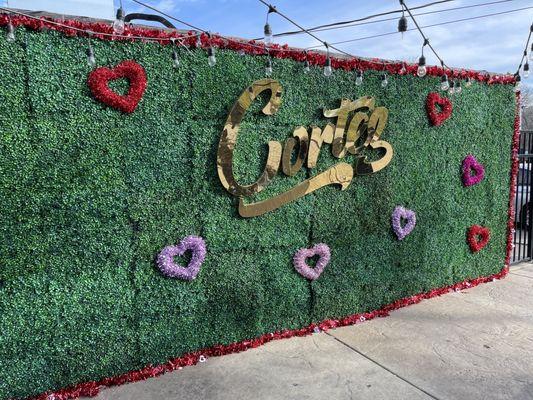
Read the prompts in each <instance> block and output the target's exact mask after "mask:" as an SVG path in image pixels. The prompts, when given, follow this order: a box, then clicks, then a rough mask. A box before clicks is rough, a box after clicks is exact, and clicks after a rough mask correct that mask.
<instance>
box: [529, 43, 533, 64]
mask: <svg viewBox="0 0 533 400" xmlns="http://www.w3.org/2000/svg"><path fill="white" fill-rule="evenodd" d="M529 61H533V43H531V49H530V50H529Z"/></svg>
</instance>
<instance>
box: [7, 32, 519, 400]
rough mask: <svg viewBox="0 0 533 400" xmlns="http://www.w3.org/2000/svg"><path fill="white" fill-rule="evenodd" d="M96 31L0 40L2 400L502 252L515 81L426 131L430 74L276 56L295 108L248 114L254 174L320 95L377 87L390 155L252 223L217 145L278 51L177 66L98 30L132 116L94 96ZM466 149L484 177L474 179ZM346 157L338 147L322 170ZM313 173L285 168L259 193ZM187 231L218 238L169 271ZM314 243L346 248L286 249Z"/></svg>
mask: <svg viewBox="0 0 533 400" xmlns="http://www.w3.org/2000/svg"><path fill="white" fill-rule="evenodd" d="M2 34H3V33H2ZM86 43H87V42H86V40H85V39H79V38H67V37H65V36H64V35H63V34H61V33H55V32H50V31H48V32H30V31H25V30H24V28H19V29H17V41H16V42H14V43H9V42H6V41H5V40H0V70H1V71H2V73H1V74H0V198H1V199H2V201H1V202H0V216H1V220H2V223H1V224H0V327H1V330H0V399H6V398H10V397H25V396H29V395H33V394H37V393H41V392H44V391H46V390H51V389H57V388H61V387H65V386H68V385H71V384H75V383H79V382H84V381H89V380H96V379H100V378H103V377H107V376H113V375H117V374H120V373H123V372H126V371H129V370H132V369H135V368H139V367H142V366H144V365H147V364H149V363H161V362H165V361H166V360H168V359H169V358H171V357H177V356H179V355H181V354H183V353H185V352H187V351H191V350H195V349H199V348H205V347H209V346H212V345H215V344H220V343H221V344H227V343H232V342H236V341H241V340H244V339H247V338H253V337H256V336H259V335H261V334H263V333H268V332H273V331H276V330H281V329H290V328H299V327H302V326H305V325H307V324H309V323H311V322H318V321H321V320H324V319H327V318H333V317H342V316H346V315H350V314H353V313H357V312H363V311H369V310H373V309H377V308H380V307H381V306H383V305H385V304H387V303H390V302H391V301H393V300H396V299H399V298H402V297H404V296H407V295H411V294H415V293H419V292H424V291H427V290H429V289H431V288H435V287H441V286H445V285H448V284H451V283H454V282H458V281H462V280H464V279H467V278H474V277H477V276H481V275H490V274H493V273H496V272H498V271H500V270H501V268H502V267H503V262H504V257H505V248H506V221H507V207H508V196H509V182H510V178H509V171H510V156H509V153H510V148H511V138H512V134H513V120H514V107H515V106H514V93H513V91H512V87H511V86H510V85H486V84H481V83H477V82H476V83H474V84H473V85H472V86H471V87H469V88H465V89H464V90H463V93H462V94H461V95H459V96H455V97H453V107H454V109H453V116H452V117H451V118H450V119H449V120H447V121H446V122H445V123H444V124H443V125H442V126H440V127H431V126H430V125H429V123H428V118H427V115H426V111H425V99H426V96H427V94H428V93H429V92H430V91H434V90H435V88H436V87H437V85H438V81H439V79H438V78H436V77H426V78H424V79H420V78H417V77H413V76H393V77H391V79H390V84H389V87H387V88H386V89H382V88H381V87H380V80H379V74H378V73H377V72H371V71H368V72H366V73H365V77H364V84H363V85H362V86H360V87H358V86H356V85H355V84H354V81H355V72H354V71H350V72H346V71H335V74H334V76H333V77H331V78H329V79H328V78H325V77H324V76H323V74H322V71H321V69H320V68H312V71H311V72H310V73H309V74H303V73H302V65H301V63H297V62H295V61H292V60H278V59H275V60H274V75H273V78H275V79H278V80H279V81H280V82H281V83H282V85H283V88H284V94H283V102H282V107H281V109H280V110H279V112H278V113H277V114H276V115H275V116H270V117H268V116H265V115H263V114H261V113H260V112H259V111H260V108H261V105H262V104H261V101H256V102H255V103H254V104H253V105H252V107H251V109H250V110H249V111H248V112H247V114H246V116H245V119H244V122H243V124H242V128H241V132H240V135H239V141H238V145H237V150H236V154H235V169H236V176H237V178H238V180H239V181H240V182H251V181H254V180H255V179H256V178H257V176H258V174H259V172H260V171H261V169H262V166H263V163H264V160H265V158H266V143H267V142H268V141H269V140H279V141H284V140H285V139H286V138H288V137H289V136H290V135H291V134H292V131H293V129H294V128H295V127H297V126H299V125H305V126H310V125H318V126H321V127H323V126H324V125H325V124H326V122H328V120H327V119H325V118H324V117H322V116H321V111H322V109H323V108H324V107H326V108H336V107H338V105H339V101H340V99H341V98H350V99H353V100H355V99H356V98H358V97H360V96H363V95H370V96H374V97H375V98H376V101H377V105H378V106H384V107H387V108H388V109H389V111H390V114H389V122H388V124H387V127H386V130H385V132H384V134H383V136H382V137H383V139H384V140H386V141H388V142H389V143H390V144H391V145H392V147H393V148H394V157H393V159H392V162H391V163H390V164H389V165H388V166H387V167H386V168H385V169H383V170H382V171H380V172H378V173H376V174H373V175H370V176H361V177H355V178H354V180H353V182H352V184H351V185H350V187H349V188H348V189H347V190H346V191H340V190H339V188H338V187H325V188H322V189H320V190H318V191H316V192H314V193H312V194H311V195H308V196H306V197H304V198H302V199H300V200H298V201H296V202H293V203H290V204H288V205H286V206H284V207H282V208H280V209H279V210H277V211H275V212H271V213H268V214H265V215H263V216H260V217H256V218H251V219H244V218H241V217H239V216H238V214H237V206H236V204H237V202H236V199H234V198H232V196H230V195H229V194H228V193H227V192H226V191H225V190H224V189H223V187H222V185H221V184H220V182H219V180H218V176H217V172H216V151H217V146H218V140H219V136H220V133H221V131H222V127H223V125H224V121H225V118H226V116H227V113H228V112H229V110H230V108H231V107H232V105H233V103H234V102H235V101H236V100H237V98H238V96H239V95H240V93H241V92H242V91H243V90H244V89H245V88H246V87H247V86H248V85H250V84H251V83H252V82H253V81H254V80H257V79H261V78H264V57H254V56H248V55H245V56H242V55H239V54H238V53H236V52H232V51H225V50H220V51H218V52H217V58H218V63H217V65H216V66H215V67H214V68H210V67H209V66H208V65H207V56H206V52H205V51H203V50H192V51H191V52H190V53H189V52H186V51H183V50H180V51H179V56H180V59H181V67H180V68H179V69H177V70H175V69H173V68H172V65H171V58H170V49H169V47H168V46H160V45H158V44H151V43H118V42H110V41H98V40H95V41H93V46H94V49H95V53H96V57H97V60H98V64H99V65H102V66H114V65H116V64H118V63H119V62H121V61H123V60H125V59H133V60H135V61H136V62H138V63H139V64H141V65H142V66H143V67H144V69H145V70H146V74H147V77H148V86H147V89H146V92H145V93H144V96H143V98H142V100H141V102H140V104H139V106H138V108H137V110H136V111H135V112H134V113H132V114H128V115H126V114H123V113H121V112H119V111H117V110H115V109H112V108H110V107H107V106H105V105H103V104H101V103H99V102H97V101H95V100H94V99H93V98H92V96H91V95H90V92H89V89H88V87H87V75H88V73H89V72H90V68H89V67H88V66H87V65H86V63H85V49H86ZM115 89H116V90H117V91H122V90H125V86H124V84H123V82H122V83H121V82H117V83H116V85H115ZM469 153H472V154H474V155H475V156H476V157H477V159H478V160H479V161H480V162H481V163H482V164H483V165H484V166H485V170H486V177H485V179H484V180H483V182H482V183H480V184H478V185H475V186H473V187H468V188H465V187H463V185H462V183H461V179H460V168H461V162H462V160H463V158H464V157H465V156H466V155H467V154H469ZM345 160H346V161H347V162H353V161H354V157H353V156H350V157H347V158H346V159H345ZM336 162H338V160H337V159H335V158H333V157H332V156H331V152H330V148H329V146H328V145H326V146H325V148H324V149H323V150H322V151H321V154H320V158H319V161H318V166H317V168H316V169H315V170H313V171H311V175H314V174H317V173H318V172H320V171H323V170H325V169H327V168H328V167H329V166H331V165H333V164H335V163H336ZM307 173H308V172H307V171H304V170H302V171H301V172H299V173H298V174H297V175H295V176H294V177H285V176H282V175H280V176H278V177H277V178H276V179H275V180H274V182H273V183H272V184H271V185H270V186H269V187H268V188H267V189H266V190H265V191H264V192H263V193H261V194H260V195H259V196H257V198H258V199H262V198H266V197H270V196H272V195H274V194H278V193H281V192H282V191H285V190H288V189H290V188H292V187H293V186H295V185H296V184H297V183H299V182H301V181H302V180H304V179H305V178H306V176H307V175H306V174H307ZM396 205H403V206H406V207H408V208H411V209H413V210H415V211H416V213H417V219H418V223H417V226H416V228H415V229H414V231H413V232H412V233H411V234H410V235H409V236H408V237H407V238H405V239H404V240H403V241H401V242H400V241H398V240H396V239H395V237H394V234H393V232H392V229H391V224H390V217H391V213H392V210H393V209H394V207H395V206H396ZM473 224H480V225H484V226H487V227H489V228H490V230H491V240H490V242H489V244H488V245H487V247H485V248H484V249H483V250H482V251H481V252H479V253H475V254H473V253H471V252H470V250H469V248H468V246H467V244H466V229H467V228H468V227H469V226H471V225H473ZM187 235H200V236H202V237H203V238H204V239H205V241H206V244H207V248H208V254H207V258H206V260H205V262H204V264H203V266H202V268H201V271H200V273H199V275H198V277H197V279H196V280H194V281H192V282H185V281H180V280H176V279H169V278H165V277H164V276H163V275H162V274H161V273H160V272H159V270H158V269H157V267H156V264H155V257H156V256H157V254H158V253H159V251H160V250H161V249H162V248H163V247H165V246H167V245H170V244H174V243H176V242H177V241H178V240H179V239H181V238H182V237H184V236H187ZM318 242H324V243H327V244H328V245H329V246H330V248H331V250H332V257H331V261H330V263H329V265H328V266H327V267H326V269H325V271H324V273H323V274H322V276H321V277H320V278H319V279H318V280H316V281H314V282H312V283H310V282H309V281H307V280H306V279H304V278H303V277H301V276H300V275H298V274H297V273H296V272H295V270H294V268H293V265H292V257H293V255H294V253H295V251H296V250H297V249H298V248H301V247H307V246H309V245H312V244H314V243H318Z"/></svg>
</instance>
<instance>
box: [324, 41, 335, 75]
mask: <svg viewBox="0 0 533 400" xmlns="http://www.w3.org/2000/svg"><path fill="white" fill-rule="evenodd" d="M324 46H326V63H325V64H324V76H331V75H332V74H333V69H332V68H331V58H329V46H328V44H327V43H326V42H324Z"/></svg>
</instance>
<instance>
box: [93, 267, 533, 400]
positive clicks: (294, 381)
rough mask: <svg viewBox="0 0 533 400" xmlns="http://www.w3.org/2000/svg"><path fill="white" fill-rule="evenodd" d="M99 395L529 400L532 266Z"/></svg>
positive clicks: (214, 399)
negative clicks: (381, 314)
mask: <svg viewBox="0 0 533 400" xmlns="http://www.w3.org/2000/svg"><path fill="white" fill-rule="evenodd" d="M97 399H98V400H105V399H109V400H126V399H128V400H130V399H132V400H133V399H135V400H168V399H188V400H197V399H198V400H199V399H202V400H203V399H206V400H222V399H224V400H225V399H228V400H241V399H242V400H252V399H253V400H257V399H260V400H263V399H272V400H281V399H298V400H305V399H321V400H322V399H332V400H342V399H365V400H374V399H376V400H380V399H383V400H395V399H401V400H418V399H442V400H444V399H446V400H447V399H460V400H463V399H465V400H477V399H479V400H482V399H483V400H487V399H498V400H501V399H513V400H514V399H517V400H531V399H533V264H521V265H519V266H517V267H514V268H512V269H511V274H510V275H509V276H508V277H507V278H506V279H504V280H501V281H497V282H494V283H488V284H484V285H481V286H478V287H475V288H473V289H470V290H466V291H463V292H459V293H451V294H448V295H445V296H442V297H439V298H435V299H431V300H426V301H423V302H422V303H420V304H417V305H413V306H410V307H407V308H403V309H401V310H398V311H395V312H393V313H392V314H391V316H390V317H388V318H380V319H375V320H372V321H369V322H366V323H364V324H361V325H357V326H351V327H346V328H340V329H336V330H332V331H328V332H327V333H319V334H314V335H312V336H308V337H304V338H293V339H289V340H281V341H275V342H271V343H269V344H267V345H265V346H263V347H260V348H258V349H252V350H248V351H246V352H244V353H240V354H233V355H227V356H224V357H217V358H211V359H209V360H207V361H206V362H205V363H202V364H198V365H196V366H194V367H188V368H184V369H182V370H180V371H176V372H173V373H169V374H166V375H163V376H162V377H159V378H155V379H151V380H148V381H145V382H139V383H134V384H129V385H126V386H121V387H117V388H110V389H105V390H102V392H101V394H100V395H99V396H98V397H97Z"/></svg>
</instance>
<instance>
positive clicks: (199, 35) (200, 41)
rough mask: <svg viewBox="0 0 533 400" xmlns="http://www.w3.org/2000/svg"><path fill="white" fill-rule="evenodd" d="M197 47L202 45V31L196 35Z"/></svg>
mask: <svg viewBox="0 0 533 400" xmlns="http://www.w3.org/2000/svg"><path fill="white" fill-rule="evenodd" d="M196 47H198V48H200V47H202V34H201V33H198V35H196Z"/></svg>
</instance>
